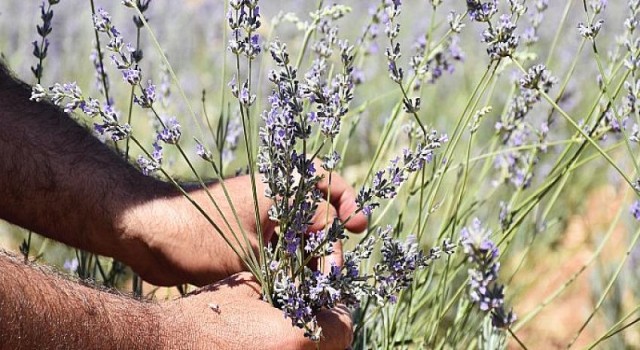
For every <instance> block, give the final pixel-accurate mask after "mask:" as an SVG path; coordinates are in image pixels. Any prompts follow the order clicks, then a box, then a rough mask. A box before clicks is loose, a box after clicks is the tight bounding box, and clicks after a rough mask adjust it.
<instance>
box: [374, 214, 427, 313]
mask: <svg viewBox="0 0 640 350" xmlns="http://www.w3.org/2000/svg"><path fill="white" fill-rule="evenodd" d="M392 230H393V229H392V227H391V226H387V227H386V228H385V229H384V230H378V236H379V237H380V239H381V240H382V249H381V252H382V261H381V262H380V263H378V264H376V265H375V267H374V273H375V279H376V286H377V287H376V297H377V299H378V302H379V303H383V302H384V301H385V300H390V301H392V302H393V301H394V300H395V298H393V296H394V295H395V294H397V293H398V292H400V291H401V290H403V289H405V288H407V287H408V286H409V285H410V284H411V282H412V280H413V274H414V273H415V271H416V270H417V269H420V268H424V267H426V266H428V264H429V261H430V260H429V259H428V258H427V257H425V256H424V254H423V253H422V251H421V250H420V249H419V247H418V242H417V240H416V237H415V236H409V237H408V238H407V240H406V242H404V243H403V242H399V241H397V240H394V239H392V238H391V232H392ZM431 256H432V257H437V255H435V254H432V255H431Z"/></svg>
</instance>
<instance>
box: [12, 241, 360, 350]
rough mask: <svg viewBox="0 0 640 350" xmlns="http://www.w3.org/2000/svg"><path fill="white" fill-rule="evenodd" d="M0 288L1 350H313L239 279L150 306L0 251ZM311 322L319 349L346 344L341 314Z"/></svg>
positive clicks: (346, 325) (347, 325)
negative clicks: (319, 334)
mask: <svg viewBox="0 0 640 350" xmlns="http://www.w3.org/2000/svg"><path fill="white" fill-rule="evenodd" d="M0 286H1V288H0V339H2V347H3V348H9V349H35V348H38V349H49V348H55V349H69V348H77V349H98V348H104V347H105V346H107V347H109V348H118V349H120V348H126V349H178V348H189V349H249V348H253V347H255V346H256V344H260V346H261V347H264V348H265V349H267V348H270V349H315V348H316V344H314V343H311V342H310V341H309V340H308V339H306V338H304V336H303V332H302V330H300V329H298V328H295V327H292V326H291V322H290V321H289V320H288V319H285V318H284V317H282V312H281V311H280V310H277V309H274V308H273V307H271V306H270V305H268V304H267V303H265V302H263V301H261V300H259V286H258V285H257V284H256V283H255V281H253V280H252V279H251V277H250V276H249V275H248V274H246V273H245V274H238V275H235V276H232V277H231V278H229V279H228V280H226V281H222V282H220V283H217V284H214V285H211V286H209V287H207V288H206V290H205V289H203V290H201V291H200V292H198V293H197V294H195V295H192V296H189V297H186V298H181V299H178V300H176V301H171V302H166V303H162V304H156V303H151V302H141V301H138V300H134V299H131V298H128V297H124V296H121V295H116V294H111V293H108V292H105V291H98V290H95V289H92V288H90V287H87V286H83V285H80V284H78V283H74V282H71V281H68V280H66V279H64V278H62V277H59V276H56V275H55V274H54V273H52V272H50V271H48V270H46V269H44V268H38V267H36V266H33V265H32V266H28V265H25V264H23V263H22V261H21V259H18V258H17V257H13V256H10V255H7V254H5V253H4V252H2V251H0ZM210 303H215V304H216V306H217V310H212V309H211V307H210V306H209V304H210ZM318 320H319V322H320V324H321V326H322V327H323V334H324V335H325V340H324V341H323V342H321V344H320V346H321V348H323V349H344V348H346V347H347V346H348V345H349V344H350V343H351V334H352V331H351V321H350V318H349V314H348V312H347V311H346V310H341V309H337V308H336V309H333V310H332V311H323V312H321V313H320V314H319V315H318Z"/></svg>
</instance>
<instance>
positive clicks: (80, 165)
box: [0, 63, 268, 285]
mask: <svg viewBox="0 0 640 350" xmlns="http://www.w3.org/2000/svg"><path fill="white" fill-rule="evenodd" d="M30 91H31V90H30V88H29V87H28V86H26V85H25V84H22V83H20V82H18V81H16V80H15V79H13V78H12V77H11V76H10V75H9V74H8V73H7V72H6V71H4V70H3V67H2V64H1V63H0V125H1V127H0V150H1V152H0V198H2V201H0V218H3V219H6V220H8V221H10V222H12V223H14V224H17V225H19V226H22V227H24V228H27V229H30V230H33V231H35V232H38V233H40V234H43V235H45V236H47V237H50V238H53V239H56V240H58V241H61V242H64V243H66V244H69V245H71V246H74V247H77V248H81V249H84V250H88V251H91V252H94V253H98V254H102V255H107V256H111V257H115V258H117V259H118V260H120V261H123V262H125V263H126V264H128V265H130V266H131V267H133V268H134V270H136V271H137V272H138V273H140V274H141V275H142V276H143V277H144V278H145V279H147V280H150V281H151V282H154V283H158V284H163V285H169V284H177V283H183V282H195V283H198V284H206V283H209V282H211V281H213V280H217V279H220V278H224V277H226V276H228V275H229V274H230V273H233V272H237V271H240V270H242V269H243V268H244V266H242V263H241V261H240V259H238V258H237V257H235V256H234V253H233V252H232V251H231V250H230V249H229V248H228V247H227V245H226V243H225V241H224V240H223V239H222V238H221V237H220V236H219V234H218V233H216V232H215V231H216V230H215V229H214V228H213V225H212V224H211V222H210V221H208V220H206V219H205V218H204V217H203V216H202V215H201V213H200V212H198V210H196V208H195V207H194V206H193V205H192V204H191V203H190V202H189V201H188V200H187V199H186V198H185V197H183V196H182V194H181V193H180V191H178V190H177V189H176V188H175V187H174V186H173V185H172V184H169V183H165V182H162V181H159V180H157V179H154V178H151V177H146V176H143V175H142V174H141V173H140V172H139V171H138V170H137V169H135V168H134V167H132V166H131V165H130V164H129V163H128V162H127V161H126V160H124V159H123V158H122V157H120V156H118V155H117V154H116V153H115V152H113V151H112V150H110V149H109V148H108V147H107V146H105V145H103V144H102V143H100V142H99V141H98V140H97V139H96V138H95V137H93V136H92V135H91V134H90V133H89V132H87V130H85V128H83V127H82V126H80V125H78V124H77V123H76V122H75V121H73V120H72V119H71V118H70V117H69V116H67V115H66V114H65V113H63V112H62V111H61V110H60V109H59V108H57V107H55V106H53V105H51V104H49V103H46V102H39V103H36V102H33V101H30V100H29V98H30V93H31V92H30ZM229 182H230V184H229V191H230V195H231V197H232V198H233V201H234V203H235V204H236V205H238V204H240V205H243V206H245V207H247V203H252V198H251V197H250V191H249V190H248V189H247V188H246V185H247V183H248V181H238V180H232V181H229ZM197 187H198V186H196V188H194V187H193V186H186V188H190V190H189V191H190V192H191V194H192V196H193V200H195V201H196V202H197V203H198V204H199V205H200V206H201V207H202V208H203V209H204V210H205V211H206V212H207V215H208V216H209V217H210V219H211V221H212V222H214V223H215V224H216V225H217V226H218V228H219V229H221V230H222V231H223V232H224V234H226V235H227V236H228V237H229V238H230V240H231V241H232V242H233V243H234V244H235V245H236V246H239V245H244V244H245V241H244V239H240V240H239V241H240V242H237V241H236V240H235V239H233V238H232V237H231V236H232V235H230V231H231V230H233V231H235V232H236V233H237V234H238V235H240V232H239V230H238V225H237V223H236V221H235V219H234V216H233V215H232V214H231V210H230V208H229V205H228V203H227V200H226V198H225V196H224V194H223V192H222V190H221V186H220V185H219V184H212V185H210V190H211V195H212V197H213V198H214V200H215V201H216V202H218V203H219V205H220V207H221V208H222V211H223V214H220V213H219V212H218V211H217V210H216V208H215V207H214V206H213V205H212V203H211V201H210V199H209V196H208V195H207V194H206V193H205V191H203V190H201V189H198V188H197ZM248 207H249V208H252V206H251V205H249V206H248ZM262 207H263V208H267V207H268V203H267V204H264V205H263V206H262ZM239 216H240V220H241V222H242V226H243V227H245V228H247V229H248V230H249V232H254V231H255V229H254V228H253V227H251V225H252V224H253V223H254V215H253V210H244V211H242V212H241V213H240V214H239ZM225 218H226V219H227V220H228V221H229V224H230V226H231V227H232V229H231V230H230V229H229V228H228V227H227V225H226V223H225V222H224V221H225V220H224V219H225ZM249 236H250V238H251V241H252V242H251V243H252V244H253V245H254V247H255V245H256V239H255V236H254V235H251V234H250V235H249Z"/></svg>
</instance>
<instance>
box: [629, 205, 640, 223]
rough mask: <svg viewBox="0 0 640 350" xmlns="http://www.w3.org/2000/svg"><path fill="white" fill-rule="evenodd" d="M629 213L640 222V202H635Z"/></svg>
mask: <svg viewBox="0 0 640 350" xmlns="http://www.w3.org/2000/svg"><path fill="white" fill-rule="evenodd" d="M629 211H630V212H631V215H633V217H634V218H635V219H636V220H638V221H640V200H636V201H635V202H633V204H631V208H630V209H629Z"/></svg>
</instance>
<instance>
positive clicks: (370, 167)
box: [0, 0, 640, 349]
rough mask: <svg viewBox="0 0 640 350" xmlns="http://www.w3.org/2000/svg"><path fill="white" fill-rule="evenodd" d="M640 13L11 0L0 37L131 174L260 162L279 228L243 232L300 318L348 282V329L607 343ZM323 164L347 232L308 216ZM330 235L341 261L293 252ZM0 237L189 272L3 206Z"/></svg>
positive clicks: (37, 248)
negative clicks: (335, 186) (44, 228)
mask: <svg viewBox="0 0 640 350" xmlns="http://www.w3.org/2000/svg"><path fill="white" fill-rule="evenodd" d="M639 20H640V1H638V0H629V1H627V0H624V1H616V2H607V1H606V0H583V1H576V0H567V1H547V0H508V1H507V0H503V1H498V0H489V1H476V0H467V1H458V0H455V1H454V0H448V1H442V0H430V1H420V2H419V1H400V0H393V1H392V0H381V1H380V0H370V1H357V2H349V1H338V3H337V4H336V3H334V2H328V1H323V0H316V1H304V2H301V1H290V2H277V4H276V2H269V3H268V2H266V1H263V2H261V3H258V1H257V0H230V1H224V2H223V1H214V0H191V1H157V2H156V1H150V0H142V1H140V0H139V1H122V2H120V1H117V2H116V1H106V0H85V1H75V2H74V1H72V0H60V1H57V0H53V1H52V0H48V1H45V2H44V3H43V4H42V6H41V4H39V3H37V2H32V1H28V2H27V1H17V0H9V1H3V2H2V3H1V4H0V54H1V55H2V59H3V60H4V61H5V62H6V63H7V65H8V66H9V67H10V68H11V69H12V70H13V71H14V72H16V74H17V76H19V77H20V78H21V79H22V80H24V81H25V82H27V83H29V84H32V85H34V86H35V87H34V90H33V95H32V96H33V99H34V100H38V101H40V100H50V101H52V102H53V103H55V104H57V105H59V106H61V107H63V108H65V110H67V111H68V112H69V113H70V115H71V116H72V117H73V118H75V119H76V120H77V121H78V123H81V124H83V125H86V126H87V128H88V129H90V130H91V131H92V132H93V133H94V134H95V135H96V137H98V138H100V139H101V140H102V141H103V142H105V143H107V144H108V145H110V146H111V147H112V148H113V149H114V151H115V152H118V153H119V154H122V155H123V157H126V158H127V159H128V160H130V162H131V163H133V164H135V165H136V166H137V167H138V168H139V169H140V171H141V172H143V173H145V174H147V175H149V176H156V177H158V178H161V179H164V180H166V181H169V182H173V183H175V184H176V186H178V183H180V182H181V181H191V182H195V183H196V184H201V185H202V186H204V181H205V180H208V179H217V180H218V181H220V182H221V183H222V184H224V179H228V178H230V177H233V176H236V175H239V174H250V175H253V177H252V179H257V180H256V181H257V182H264V184H259V183H254V184H253V186H252V188H248V189H247V191H251V192H252V195H253V198H254V200H255V201H256V202H257V198H258V196H260V197H262V196H267V197H269V198H270V199H271V201H272V203H273V207H272V208H271V209H270V211H269V216H270V218H271V219H272V221H274V222H275V223H277V226H278V228H277V229H276V233H277V239H275V240H272V242H271V244H267V242H261V243H262V245H263V246H264V247H265V248H264V249H263V250H260V251H259V252H258V253H257V254H256V253H254V252H253V250H251V249H246V250H244V249H241V252H240V254H241V255H242V256H243V259H244V261H245V263H246V265H247V269H248V270H249V271H251V272H252V273H253V274H254V275H255V276H256V278H257V279H258V280H259V281H260V282H261V285H262V288H263V290H262V292H263V296H264V299H265V301H267V302H270V303H271V304H273V305H274V307H278V308H280V309H282V310H283V312H284V315H285V316H286V317H288V318H290V319H291V321H292V323H293V324H294V325H296V326H298V327H301V328H304V329H305V331H306V332H307V335H308V336H309V337H310V338H312V339H316V338H318V337H321V336H322V330H321V329H320V327H318V325H317V324H316V319H315V314H316V312H317V311H318V310H321V309H324V308H332V307H335V306H336V305H338V304H345V305H347V306H348V307H349V308H350V310H351V311H352V315H353V320H354V325H355V326H354V332H355V333H354V344H353V347H354V348H356V349H392V348H393V349H396V348H398V349H422V348H425V349H432V348H437V349H463V348H480V349H502V348H510V349H518V348H523V349H550V348H588V349H591V348H604V349H624V348H640V328H639V327H638V324H637V322H638V321H640V247H637V240H638V237H640V225H639V222H640V175H639V174H638V171H639V170H640V164H639V162H640V157H639V156H638V154H639V145H638V143H639V142H640V129H639V125H640V109H639V108H640V101H639V100H638V99H639V98H640V76H639V74H640V70H639V68H640V35H639V33H638V29H637V28H636V27H637V25H638V21H639ZM36 26H38V29H37V30H36ZM116 28H117V29H116ZM334 173H337V174H340V175H341V176H343V177H344V178H345V179H346V180H347V181H348V182H349V183H350V184H352V185H353V187H354V188H355V189H356V191H357V200H356V204H357V208H358V209H357V212H356V214H357V215H365V216H366V217H367V229H366V230H365V232H364V233H362V234H353V233H349V230H348V229H347V226H348V221H349V220H350V219H351V218H352V217H350V218H349V219H347V220H342V221H340V220H337V219H336V220H334V221H332V222H331V223H330V224H329V225H328V226H327V227H326V228H325V229H323V230H320V231H317V232H309V231H310V230H309V227H310V225H309V222H310V220H311V218H312V217H313V216H314V214H315V212H316V211H317V210H318V208H319V206H321V205H325V204H324V203H326V202H325V201H324V199H327V198H326V197H327V196H329V197H330V195H331V191H330V189H331V187H330V185H329V190H328V194H327V193H326V191H322V192H323V193H321V191H320V190H318V184H319V183H320V181H321V179H322V176H324V177H325V178H329V179H330V178H331V176H332V174H334ZM329 183H330V181H329ZM258 185H262V186H264V188H265V190H263V191H260V190H258V187H259V186H258ZM185 195H186V194H185ZM323 197H324V199H323ZM231 205H232V206H233V203H231ZM256 205H257V204H256ZM354 215H355V214H354ZM227 219H228V220H229V221H233V220H234V219H235V220H238V218H237V217H235V218H232V217H229V218H227ZM225 224H226V225H227V226H228V227H229V229H230V230H231V226H229V223H228V222H226V223H225ZM220 225H221V226H223V224H220ZM257 226H258V227H260V224H259V223H258V224H257ZM218 231H219V230H218ZM231 231H232V230H231ZM221 234H222V233H221ZM244 234H245V232H244V231H243V232H232V235H231V236H229V237H227V238H228V239H229V240H230V241H233V240H235V241H236V242H237V243H238V245H240V246H242V245H243V244H244V242H246V239H245V240H244V241H243V235H244ZM258 237H260V238H261V237H262V235H261V234H259V235H258ZM337 242H342V243H343V245H344V250H345V254H344V265H343V266H333V265H332V266H330V267H329V268H328V269H325V270H326V272H324V273H323V272H322V271H323V269H319V270H316V269H314V268H311V267H310V266H311V265H313V264H309V262H310V261H311V260H314V259H316V258H322V257H324V256H327V255H330V254H331V253H332V249H333V248H332V247H333V245H334V244H336V243H337ZM0 247H4V248H6V249H9V250H15V251H18V250H19V251H21V252H22V253H23V254H25V255H27V256H28V258H29V259H31V260H38V261H39V262H42V263H47V264H52V265H56V266H58V267H59V268H60V269H61V270H66V271H67V272H68V273H70V274H74V275H76V276H77V277H79V278H81V279H91V280H94V281H96V282H97V283H98V284H103V285H106V286H108V287H113V288H118V289H120V290H123V291H127V292H132V293H134V294H136V295H138V296H145V297H149V298H155V299H158V300H162V299H166V298H174V297H176V296H178V295H180V293H185V292H186V291H189V290H193V289H195V287H193V286H188V285H184V286H179V287H178V288H164V287H163V288H159V287H155V286H152V285H149V284H146V283H143V282H142V281H141V280H140V279H139V277H138V276H137V275H135V273H134V272H132V271H131V270H130V269H128V268H127V267H126V266H123V265H122V264H120V263H118V262H116V261H113V260H112V259H110V258H106V257H97V256H93V255H92V254H88V253H86V252H81V251H78V250H75V249H73V248H70V247H65V246H63V245H62V244H59V243H56V242H53V241H51V240H48V239H45V238H42V237H40V236H39V235H37V233H31V232H26V231H24V230H22V229H20V228H18V227H15V226H11V225H8V224H1V223H0ZM242 252H244V253H242ZM293 301H295V302H293ZM208 311H209V310H203V312H208Z"/></svg>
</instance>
